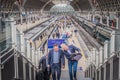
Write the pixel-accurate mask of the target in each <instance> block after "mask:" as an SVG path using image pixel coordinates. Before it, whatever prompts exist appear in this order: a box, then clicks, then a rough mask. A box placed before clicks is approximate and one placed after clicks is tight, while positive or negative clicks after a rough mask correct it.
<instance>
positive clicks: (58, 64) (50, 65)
mask: <svg viewBox="0 0 120 80" xmlns="http://www.w3.org/2000/svg"><path fill="white" fill-rule="evenodd" d="M67 28H68V29H67ZM64 29H66V31H65V30H64ZM72 33H73V30H71V31H69V27H66V28H62V27H58V29H57V30H56V31H55V32H53V34H52V38H53V39H55V38H57V39H59V38H61V39H65V42H64V43H62V44H61V45H59V44H57V43H55V44H54V45H53V48H52V49H51V50H49V52H48V53H47V54H46V55H44V56H43V57H42V58H41V59H40V62H39V73H38V75H39V77H38V76H37V80H50V79H51V77H52V80H60V77H61V69H62V68H63V69H64V68H65V65H66V64H65V58H66V59H67V60H68V61H67V62H68V71H69V77H70V80H77V75H76V74H77V65H78V61H79V59H80V58H81V57H82V55H81V53H80V49H79V48H77V47H76V46H75V45H73V44H69V43H68V38H70V37H71V36H72ZM75 33H76V32H75ZM76 52H77V53H76ZM41 72H42V73H43V74H42V76H43V77H40V73H41Z"/></svg>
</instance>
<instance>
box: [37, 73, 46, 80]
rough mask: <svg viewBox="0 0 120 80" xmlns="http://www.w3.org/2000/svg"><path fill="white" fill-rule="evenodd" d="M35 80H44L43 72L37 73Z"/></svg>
mask: <svg viewBox="0 0 120 80" xmlns="http://www.w3.org/2000/svg"><path fill="white" fill-rule="evenodd" d="M36 80H44V73H43V71H39V72H37V74H36Z"/></svg>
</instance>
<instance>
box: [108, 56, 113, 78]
mask: <svg viewBox="0 0 120 80" xmlns="http://www.w3.org/2000/svg"><path fill="white" fill-rule="evenodd" d="M109 63H110V80H113V58H111V60H110V62H109Z"/></svg>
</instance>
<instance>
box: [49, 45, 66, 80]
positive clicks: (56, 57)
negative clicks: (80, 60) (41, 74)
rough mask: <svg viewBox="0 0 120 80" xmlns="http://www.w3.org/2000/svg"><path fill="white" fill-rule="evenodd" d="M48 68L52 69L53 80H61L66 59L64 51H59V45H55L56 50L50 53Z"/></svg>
mask: <svg viewBox="0 0 120 80" xmlns="http://www.w3.org/2000/svg"><path fill="white" fill-rule="evenodd" d="M48 67H51V70H52V78H53V80H60V76H61V67H62V68H64V67H65V58H64V54H63V51H62V50H61V49H59V46H58V45H57V44H54V48H53V49H52V50H50V51H49V54H48Z"/></svg>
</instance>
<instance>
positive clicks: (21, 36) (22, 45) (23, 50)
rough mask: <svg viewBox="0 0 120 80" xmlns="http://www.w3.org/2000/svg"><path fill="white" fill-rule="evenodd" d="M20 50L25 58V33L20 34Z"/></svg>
mask: <svg viewBox="0 0 120 80" xmlns="http://www.w3.org/2000/svg"><path fill="white" fill-rule="evenodd" d="M20 43H21V44H20V49H21V53H22V54H23V55H24V56H25V54H24V53H25V39H24V33H22V32H20Z"/></svg>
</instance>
